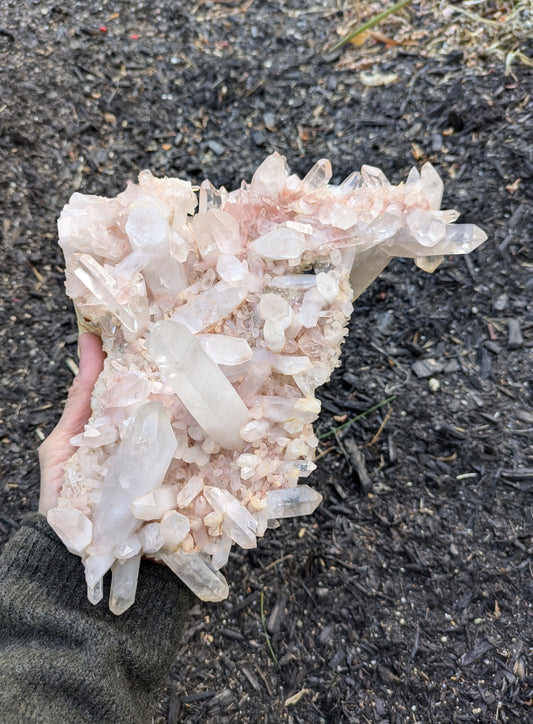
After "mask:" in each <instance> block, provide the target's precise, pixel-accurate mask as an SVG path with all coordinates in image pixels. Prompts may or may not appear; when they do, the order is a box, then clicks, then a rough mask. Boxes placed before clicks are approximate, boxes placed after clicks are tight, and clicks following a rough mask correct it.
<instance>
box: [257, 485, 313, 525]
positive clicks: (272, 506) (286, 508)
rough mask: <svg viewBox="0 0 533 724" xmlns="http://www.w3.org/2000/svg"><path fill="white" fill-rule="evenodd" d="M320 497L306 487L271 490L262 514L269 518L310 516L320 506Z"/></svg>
mask: <svg viewBox="0 0 533 724" xmlns="http://www.w3.org/2000/svg"><path fill="white" fill-rule="evenodd" d="M321 500H322V496H321V495H320V493H319V492H317V491H316V490H313V489H312V488H310V487H309V486H308V485H299V486H298V487H296V488H284V489H282V490H271V491H270V492H269V493H267V495H266V504H265V510H264V512H265V513H266V514H267V515H268V517H269V518H292V517H293V516H296V515H310V514H311V513H312V512H313V511H314V510H315V508H316V507H317V506H318V505H319V504H320V502H321Z"/></svg>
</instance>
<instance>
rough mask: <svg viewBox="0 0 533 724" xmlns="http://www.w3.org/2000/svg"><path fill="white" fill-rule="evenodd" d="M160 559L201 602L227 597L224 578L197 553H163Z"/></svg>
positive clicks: (226, 584)
mask: <svg viewBox="0 0 533 724" xmlns="http://www.w3.org/2000/svg"><path fill="white" fill-rule="evenodd" d="M161 559H162V560H163V561H164V562H165V563H166V564H167V566H168V567H169V568H170V569H171V570H173V571H174V573H175V574H176V575H177V576H178V578H180V579H181V580H182V581H183V582H184V583H185V584H186V585H187V586H189V588H190V589H191V591H192V592H193V593H195V594H196V595H197V596H198V598H200V599H201V600H202V601H223V600H224V599H225V598H227V597H228V595H229V588H228V583H227V581H226V579H225V578H224V576H223V575H222V574H221V573H219V572H218V571H215V569H214V568H213V567H212V566H211V565H210V564H209V563H208V562H207V560H206V559H205V558H203V557H202V556H200V555H198V553H184V552H183V551H176V552H175V553H171V554H168V553H163V554H162V556H161Z"/></svg>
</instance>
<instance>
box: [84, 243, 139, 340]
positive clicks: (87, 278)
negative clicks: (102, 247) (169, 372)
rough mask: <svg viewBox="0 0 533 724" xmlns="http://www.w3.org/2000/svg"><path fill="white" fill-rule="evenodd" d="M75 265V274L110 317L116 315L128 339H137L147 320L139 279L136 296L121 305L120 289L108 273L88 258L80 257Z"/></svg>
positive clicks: (86, 256)
mask: <svg viewBox="0 0 533 724" xmlns="http://www.w3.org/2000/svg"><path fill="white" fill-rule="evenodd" d="M78 264H79V266H78V268H77V269H76V270H75V271H74V274H75V275H76V276H77V277H78V279H79V280H80V281H81V282H82V284H84V285H85V286H86V287H87V289H88V290H89V291H90V292H91V293H92V294H93V295H94V297H96V299H97V300H98V301H99V302H100V303H101V304H102V305H103V306H104V307H105V308H106V309H107V310H108V311H109V312H111V314H114V315H116V317H117V318H118V319H119V320H120V322H121V323H122V324H123V326H124V328H125V330H126V331H127V332H129V333H130V335H133V336H134V337H135V336H138V335H139V334H140V333H141V332H142V331H143V330H144V329H146V327H147V326H148V321H149V317H148V304H147V301H146V297H145V289H144V282H143V280H142V277H140V276H138V277H137V287H138V290H137V293H136V294H135V296H132V297H130V300H131V301H130V302H129V304H124V303H123V302H121V301H120V298H121V296H122V294H121V289H120V286H119V284H118V282H117V281H116V279H115V278H114V277H113V276H112V274H111V273H110V272H109V271H107V270H106V269H104V267H102V266H101V265H100V264H99V263H98V262H97V261H96V260H95V259H93V258H92V257H91V256H89V255H88V254H82V256H81V257H80V258H79V261H78ZM134 304H135V306H136V307H137V309H135V308H134Z"/></svg>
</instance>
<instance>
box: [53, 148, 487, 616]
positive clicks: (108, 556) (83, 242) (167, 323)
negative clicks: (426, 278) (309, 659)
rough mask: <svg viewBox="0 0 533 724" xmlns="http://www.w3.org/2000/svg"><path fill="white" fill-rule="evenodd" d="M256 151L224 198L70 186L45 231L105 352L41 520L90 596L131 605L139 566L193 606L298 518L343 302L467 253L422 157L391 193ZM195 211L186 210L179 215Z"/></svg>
mask: <svg viewBox="0 0 533 724" xmlns="http://www.w3.org/2000/svg"><path fill="white" fill-rule="evenodd" d="M330 179H331V166H330V163H329V161H327V160H321V161H318V162H317V163H316V164H315V165H314V166H313V168H312V169H311V170H310V171H309V173H308V174H307V175H306V176H305V177H304V178H303V179H300V178H298V176H296V175H291V174H290V173H289V171H288V168H287V165H286V162H285V159H284V158H283V157H282V156H280V155H278V154H273V155H271V156H269V157H268V158H266V160H265V161H264V162H263V163H262V164H261V165H260V166H259V168H258V169H257V171H256V172H255V174H254V176H253V178H252V181H251V183H249V184H248V183H245V182H243V183H242V185H241V188H240V189H238V190H236V191H232V192H230V193H228V192H227V191H226V190H225V189H224V188H220V189H215V188H214V187H213V186H212V185H211V184H210V183H209V182H208V181H205V182H204V183H202V185H201V187H200V190H199V201H198V200H197V196H196V194H195V193H194V191H193V188H192V186H191V184H190V183H188V182H186V181H183V180H180V179H176V178H162V179H158V178H154V176H152V174H151V173H150V172H149V171H143V172H142V173H141V174H140V176H139V181H138V183H137V184H133V183H131V184H129V185H128V187H127V188H126V190H125V191H123V192H122V193H120V194H119V195H118V196H117V197H116V198H112V199H108V198H101V197H97V196H86V195H82V194H79V193H76V194H74V195H73V196H72V198H71V199H70V202H69V204H68V205H67V206H66V207H65V209H64V210H63V212H62V214H61V217H60V219H59V240H60V244H61V247H62V248H63V251H64V254H65V259H66V277H67V282H66V285H67V292H68V294H69V296H70V297H71V298H72V299H73V300H74V302H75V304H76V307H77V308H78V311H79V313H80V314H81V315H82V316H83V317H84V318H85V320H86V321H87V322H88V323H89V324H91V325H94V327H95V328H97V329H98V330H99V333H100V334H101V336H102V339H103V344H104V349H105V352H106V353H107V359H106V362H105V367H104V370H103V372H102V374H101V375H100V377H99V379H98V382H97V384H96V387H95V390H94V394H93V398H92V409H93V413H92V416H91V419H90V420H89V422H88V424H87V425H86V427H85V430H84V431H83V432H82V433H81V434H80V435H78V436H77V437H76V438H73V439H72V444H73V445H74V446H75V447H76V448H77V450H76V452H75V454H74V455H73V456H72V458H71V459H70V460H69V462H68V463H67V465H66V467H65V475H64V485H63V488H62V491H61V494H60V497H59V502H58V505H57V507H56V508H54V509H53V510H51V511H50V513H49V516H48V519H49V522H50V524H51V525H52V527H53V528H54V529H55V531H56V532H57V534H58V535H59V536H60V537H61V539H62V540H63V541H64V543H65V544H66V546H67V547H68V549H69V550H70V551H72V552H73V553H76V554H77V555H79V556H81V558H82V560H83V564H84V566H85V573H86V580H87V587H88V596H89V599H90V600H91V601H92V602H93V603H97V602H98V601H99V600H100V599H101V598H102V595H103V590H102V580H103V576H104V575H105V573H106V572H107V571H108V570H109V569H111V571H112V585H111V596H110V608H111V610H112V611H114V613H117V614H120V613H122V612H123V611H125V610H126V609H127V608H128V607H129V606H130V605H131V604H132V603H133V601H134V599H135V589H136V585H137V575H138V571H139V562H140V558H141V556H142V555H147V556H150V557H153V558H156V559H158V560H161V561H164V562H165V563H166V564H167V565H168V566H169V567H170V568H171V569H172V570H173V571H174V572H175V573H176V574H177V575H178V576H179V577H180V578H181V579H182V580H183V581H184V582H185V583H186V584H187V585H188V586H189V587H190V588H191V589H192V590H193V591H194V592H195V593H196V594H197V595H198V596H199V597H200V598H201V599H203V600H208V601H218V600H221V599H223V598H225V597H226V596H227V595H228V585H227V582H226V580H225V578H224V576H223V575H222V574H221V573H220V569H221V568H222V567H223V566H224V565H225V563H226V562H227V560H228V555H229V552H230V550H231V547H232V545H233V544H234V543H236V544H237V545H239V546H241V547H242V548H253V547H255V546H256V545H257V538H258V537H261V536H262V535H263V534H264V533H265V530H266V528H267V527H268V526H269V525H271V523H272V521H275V520H276V519H278V518H283V517H289V516H295V515H304V514H309V513H311V512H312V511H313V510H314V509H315V507H316V506H317V505H318V504H319V502H320V500H321V495H320V494H319V493H318V492H317V491H315V490H313V489H312V488H311V487H309V486H308V485H299V484H298V482H299V479H300V478H307V477H308V476H309V475H310V473H311V472H312V471H313V470H314V469H315V464H314V463H313V457H314V453H315V449H316V446H317V438H316V437H315V435H314V433H313V426H312V423H313V422H314V420H316V418H317V416H318V413H319V411H320V403H319V401H318V400H317V399H316V398H315V394H314V393H315V390H316V388H317V387H318V386H319V385H322V384H323V383H324V382H326V381H327V380H328V379H329V377H330V375H331V372H332V370H333V369H334V368H335V367H336V366H337V365H338V361H339V356H340V350H341V343H342V340H343V338H344V336H345V335H346V333H347V322H348V320H349V318H350V315H351V313H352V309H353V307H352V301H353V299H354V298H356V297H357V296H359V294H360V293H361V292H362V291H363V290H364V289H365V288H366V287H367V286H368V285H369V284H370V283H371V282H372V280H373V279H374V278H375V277H376V276H377V275H378V274H379V273H380V272H381V271H382V269H383V268H384V267H385V266H386V264H387V263H388V262H389V260H390V259H391V258H392V257H393V256H405V257H411V258H414V259H415V260H416V262H417V264H418V265H419V266H421V267H422V268H424V269H426V270H427V271H433V269H434V268H436V266H438V264H439V262H440V259H441V257H442V255H444V254H465V253H468V252H469V251H471V250H472V249H474V248H475V247H477V246H478V245H479V244H481V243H482V242H483V241H484V239H485V238H486V237H485V234H484V233H483V232H482V231H480V229H478V228H477V227H475V226H473V225H470V224H464V225H458V224H453V222H454V221H455V220H456V218H457V213H456V212H455V211H441V210H439V209H440V203H441V197H442V182H441V180H440V178H439V176H438V175H437V173H436V171H435V170H434V169H433V168H432V167H431V166H430V165H429V164H426V165H425V166H423V167H422V169H421V172H420V173H419V172H418V171H417V170H415V169H413V170H412V171H411V173H410V174H409V177H408V179H407V181H406V183H402V184H399V185H398V186H394V185H391V184H390V183H389V182H388V181H387V179H386V177H385V176H384V175H383V173H382V172H381V171H380V170H379V169H377V168H374V167H372V166H363V168H362V170H361V172H360V173H354V174H352V175H351V176H349V177H348V178H347V179H346V180H345V181H344V182H343V183H341V184H340V185H333V184H330V183H329V182H330ZM197 206H198V209H197Z"/></svg>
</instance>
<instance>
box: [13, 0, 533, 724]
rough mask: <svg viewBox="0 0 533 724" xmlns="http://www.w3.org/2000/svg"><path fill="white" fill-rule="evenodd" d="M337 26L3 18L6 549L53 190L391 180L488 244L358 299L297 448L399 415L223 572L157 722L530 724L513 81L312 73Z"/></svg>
mask: <svg viewBox="0 0 533 724" xmlns="http://www.w3.org/2000/svg"><path fill="white" fill-rule="evenodd" d="M280 6H283V7H280ZM95 8H96V9H95ZM340 8H341V4H340V3H339V4H338V5H337V4H336V3H335V2H334V1H333V0H325V1H324V2H321V3H317V4H316V5H315V6H311V4H310V3H306V2H305V1H304V0H291V2H288V3H276V2H269V1H268V0H262V2H259V0H256V2H255V3H250V2H247V3H243V4H240V5H239V4H237V3H231V2H224V3H223V2H219V3H207V2H198V3H197V4H196V5H194V3H186V2H181V1H176V2H164V0H157V1H156V2H150V3H148V2H142V1H141V0H137V1H136V2H122V1H118V0H115V1H114V2H107V1H105V0H104V1H102V2H100V3H98V4H97V5H94V4H93V3H83V4H82V3H78V2H74V0H67V2H65V3H61V4H58V3H54V2H53V1H52V0H42V1H40V2H33V3H30V2H27V3H24V4H23V5H17V4H15V3H14V2H8V1H7V0H2V1H1V2H0V52H1V61H0V83H1V87H2V93H1V95H0V158H1V160H2V176H1V180H0V184H1V190H2V193H1V203H2V239H3V241H2V250H3V251H2V267H1V285H2V289H1V296H0V320H1V330H0V337H1V349H2V358H1V385H2V387H1V389H2V395H1V398H2V410H1V412H0V415H1V418H0V444H1V446H2V454H1V456H0V464H1V470H2V483H1V488H0V541H2V542H4V541H5V540H6V539H7V538H8V536H9V535H10V533H11V532H12V531H13V530H14V529H15V528H16V527H17V525H18V522H19V521H20V518H21V516H22V515H23V514H24V513H25V512H26V511H28V510H34V509H35V508H36V505H37V497H38V467H37V458H36V448H37V446H38V444H39V440H40V439H42V438H43V437H44V436H45V435H46V434H48V432H49V431H50V430H51V428H52V427H53V425H54V424H55V422H56V421H57V419H58V416H59V414H60V410H61V407H62V404H63V400H64V398H65V395H66V391H67V388H68V386H69V384H70V382H71V380H72V374H71V372H70V370H69V367H68V364H67V362H68V360H69V358H70V359H75V355H76V333H75V324H74V316H73V312H72V308H71V306H70V304H69V303H68V302H67V300H66V298H65V295H64V290H63V268H62V258H61V255H60V253H59V250H58V248H57V245H56V232H55V219H56V217H57V216H58V214H59V212H60V210H61V207H62V206H63V204H64V203H65V202H66V201H67V199H68V197H69V195H70V194H71V193H72V192H73V191H74V190H76V189H80V190H81V191H84V192H92V193H100V194H115V193H117V192H118V191H119V190H120V189H122V188H123V186H124V184H125V182H126V179H127V178H133V177H135V175H136V173H137V172H138V170H139V169H142V168H144V167H148V168H151V169H152V170H153V171H154V172H157V173H166V174H174V175H181V176H184V177H186V178H189V179H191V180H193V181H194V182H198V181H200V180H202V179H203V178H204V177H206V176H208V177H210V178H211V180H212V181H213V182H214V183H216V184H219V183H224V184H226V185H227V186H228V187H231V186H234V185H235V184H236V183H237V182H238V181H239V179H240V178H241V177H247V178H249V177H250V175H251V173H252V171H253V169H254V168H255V167H256V166H257V164H258V163H259V162H260V161H261V160H262V158H263V157H264V156H265V155H266V154H267V153H268V152H270V151H272V150H274V149H276V150H278V151H280V152H282V153H284V154H285V155H286V156H287V157H288V160H289V162H290V164H291V166H292V168H293V170H295V171H297V172H299V173H304V172H305V171H306V170H307V169H308V168H309V167H310V165H311V164H312V163H313V162H314V161H315V160H316V159H317V158H320V157H324V156H326V157H329V158H330V159H331V160H332V163H333V166H334V169H335V174H336V177H335V180H339V179H340V178H341V177H343V176H344V175H346V174H347V173H348V172H350V171H351V170H353V169H356V168H358V167H359V166H360V165H361V164H362V163H365V162H367V163H372V164H375V165H378V166H380V167H381V168H383V170H384V171H385V172H386V173H387V174H389V175H390V177H391V178H392V179H393V180H394V181H396V182H397V181H399V180H401V179H402V178H404V177H405V175H406V173H407V171H408V169H409V167H410V166H411V165H412V163H413V154H414V155H415V156H416V158H417V159H418V160H422V159H425V158H429V159H431V161H432V162H434V163H435V165H436V166H437V168H438V169H439V170H440V172H441V173H442V175H443V178H444V179H445V182H446V199H445V201H446V206H456V207H458V208H459V209H460V210H461V211H462V212H463V218H464V220H467V221H474V222H476V223H479V224H481V225H482V226H483V227H484V228H485V229H486V230H487V232H488V234H489V241H488V242H487V243H486V244H485V245H484V246H483V247H482V248H481V249H480V250H479V251H477V252H475V253H474V254H472V255H471V257H470V258H468V259H464V258H457V257H456V258H451V259H449V260H446V261H445V263H444V264H443V265H442V267H441V268H440V269H439V270H438V271H437V272H436V274H435V275H433V276H429V275H426V274H424V273H422V272H420V271H418V270H416V269H415V268H414V267H413V266H412V263H411V262H405V261H397V262H395V263H393V264H392V265H391V266H390V267H389V269H388V270H387V271H386V273H384V274H383V275H382V276H381V277H380V279H379V280H378V281H377V282H376V283H375V284H374V285H373V287H372V288H371V289H370V290H369V291H368V292H367V293H365V295H364V296H363V297H362V298H361V299H360V300H359V302H358V304H357V307H356V311H355V314H354V318H353V323H352V330H351V334H350V337H349V339H348V341H347V343H346V346H345V350H344V355H343V360H344V364H343V366H342V368H340V369H339V370H338V371H337V372H336V373H335V375H334V377H333V379H332V381H331V382H330V384H329V385H328V386H327V387H325V388H324V390H323V392H322V397H323V401H324V405H323V414H322V416H321V419H320V422H319V424H318V432H319V433H321V434H324V433H326V432H328V431H329V430H331V429H332V428H333V427H336V426H338V425H339V424H340V421H342V420H344V419H349V417H351V416H354V415H356V414H357V413H358V412H361V411H363V410H365V409H367V408H369V407H371V406H372V405H374V404H376V403H378V402H380V401H382V400H384V399H385V398H386V397H388V396H390V395H393V394H394V395H396V398H395V399H394V400H393V401H392V402H391V404H390V405H388V406H386V407H384V408H381V409H380V410H379V411H378V412H376V413H373V414H372V415H369V416H367V417H366V418H364V419H362V420H360V421H359V422H357V423H356V424H354V425H352V426H351V427H349V428H348V431H347V432H345V434H344V436H343V437H342V438H339V439H337V438H335V436H329V437H326V438H324V439H323V441H322V444H321V448H320V450H321V453H322V457H321V460H320V463H319V468H318V470H317V471H316V473H315V474H314V476H313V479H312V483H313V485H314V486H315V487H317V488H319V489H320V490H321V491H322V492H323V493H324V503H323V505H322V506H321V507H320V508H319V509H318V510H317V512H316V513H315V514H314V515H313V516H312V517H310V518H305V519H301V520H296V521H294V522H284V523H283V524H282V525H281V526H280V528H279V529H278V530H277V531H270V532H269V533H268V535H267V536H266V538H265V539H264V540H262V541H261V544H260V546H259V548H258V549H257V550H256V551H250V552H248V553H246V554H235V555H233V556H232V558H231V561H230V565H229V566H228V570H227V574H228V577H229V579H230V580H231V581H232V588H231V595H230V598H229V599H228V600H227V601H226V602H224V603H221V604H218V605H203V606H199V607H198V608H197V609H196V611H195V612H194V614H193V616H192V621H191V627H190V629H189V631H188V633H187V635H186V637H185V641H184V644H183V647H182V648H181V649H180V651H178V652H177V657H178V658H177V663H176V668H175V669H174V671H173V673H172V678H171V683H170V686H169V688H168V694H167V697H166V699H165V700H164V702H162V704H161V706H160V710H159V712H158V714H157V716H156V720H155V721H156V722H157V724H162V723H163V722H187V723H192V722H212V723H215V722H216V723H217V724H219V723H220V722H252V723H253V722H265V723H266V722H285V721H286V722H302V723H303V722H305V723H306V724H308V723H309V724H312V723H315V722H380V723H385V722H390V723H396V724H397V723H399V722H402V723H403V722H413V723H414V722H420V723H424V724H425V723H426V722H476V721H479V722H494V721H501V722H504V723H505V722H526V721H533V680H532V678H531V673H530V672H531V666H532V664H531V660H530V656H531V647H532V642H533V636H532V623H533V619H532V615H533V609H532V604H531V602H532V599H533V568H532V560H531V552H532V547H531V533H532V523H533V515H532V496H531V493H532V489H533V451H532V447H531V444H532V441H533V410H532V403H533V397H532V395H533V388H532V384H533V378H532V374H531V370H532V367H531V362H532V346H533V316H532V311H533V305H532V297H533V257H532V253H531V238H532V236H533V204H532V196H533V193H532V178H533V151H532V141H533V102H532V100H531V94H532V93H533V81H532V78H531V76H530V75H528V71H526V70H522V69H520V68H519V67H516V68H515V71H514V75H511V76H504V74H503V67H501V65H500V64H499V61H498V60H494V61H492V62H493V64H492V65H489V64H488V63H487V62H486V61H484V62H481V60H480V61H479V63H478V64H477V65H476V66H471V67H469V68H468V69H465V68H464V67H463V64H462V62H461V52H460V50H458V49H454V48H450V49H449V51H450V52H449V54H448V55H446V56H443V57H440V58H433V59H432V58H427V57H425V56H424V53H423V49H422V48H416V47H410V46H409V47H408V48H407V50H406V49H402V48H400V49H393V50H389V51H386V52H385V51H383V52H382V53H373V54H371V55H369V68H367V71H368V72H370V73H375V71H376V70H380V71H381V72H382V73H390V72H391V71H394V72H395V73H397V74H398V80H397V82H396V83H394V84H392V85H387V86H384V87H370V88H368V87H365V86H364V85H363V84H362V83H361V76H360V75H359V73H358V71H356V70H353V69H352V70H350V69H349V68H350V58H351V56H353V57H354V58H356V55H357V54H358V53H359V54H360V53H361V52H365V51H364V50H363V51H361V50H359V51H358V50H356V49H353V48H352V49H350V50H346V51H343V52H342V53H338V54H337V55H336V56H333V57H331V56H329V57H327V56H326V57H324V56H323V55H322V54H321V50H322V48H323V47H324V45H325V44H326V42H327V41H331V40H332V39H334V37H335V35H334V30H335V28H336V26H337V25H339V24H340V23H342V20H343V16H342V12H341V10H340ZM416 12H417V3H416V2H415V3H413V5H412V9H411V11H410V13H411V15H407V16H406V17H407V18H409V17H410V18H411V20H412V21H413V22H416ZM101 26H102V27H101ZM104 26H105V28H106V31H104V29H103V28H104ZM360 57H361V56H360V55H358V56H357V58H360ZM339 62H341V63H342V66H341V68H344V69H340V68H339ZM358 62H359V61H358ZM426 359H432V360H435V363H436V364H435V365H434V366H433V367H432V369H433V370H434V373H433V377H434V378H435V379H436V380H438V382H439V383H440V389H438V390H437V391H435V392H431V391H430V386H429V378H428V377H419V376H417V374H416V373H415V372H414V371H413V365H414V364H415V363H420V362H421V361H423V360H426ZM419 367H420V365H418V366H417V367H415V369H419ZM431 384H432V385H434V383H431ZM345 415H347V416H348V418H345V417H344V416H345ZM354 456H355V457H354ZM350 461H351V462H350ZM357 470H359V472H357ZM365 471H366V472H367V474H368V476H369V481H368V480H366V476H365ZM365 481H366V482H365ZM262 607H263V619H264V620H265V625H266V627H267V628H268V630H269V631H270V633H271V636H272V651H270V650H269V648H268V646H267V642H266V638H265V633H264V627H263V623H262V615H261V614H262V612H261V608H262ZM291 697H292V698H291ZM530 712H532V713H530Z"/></svg>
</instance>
